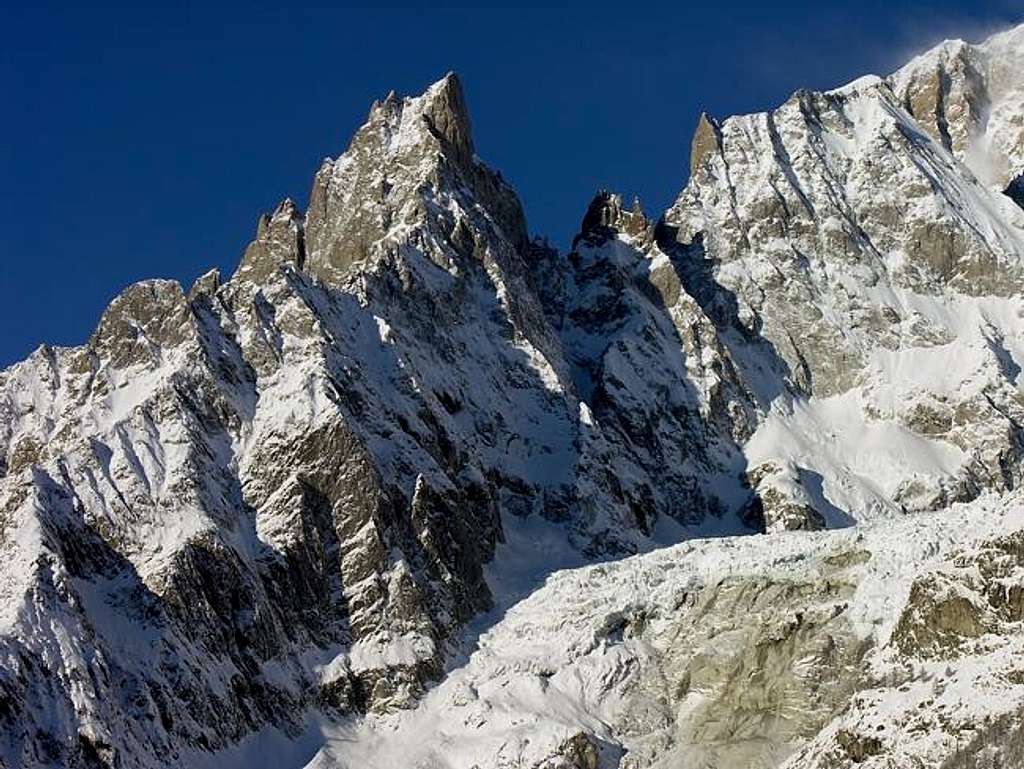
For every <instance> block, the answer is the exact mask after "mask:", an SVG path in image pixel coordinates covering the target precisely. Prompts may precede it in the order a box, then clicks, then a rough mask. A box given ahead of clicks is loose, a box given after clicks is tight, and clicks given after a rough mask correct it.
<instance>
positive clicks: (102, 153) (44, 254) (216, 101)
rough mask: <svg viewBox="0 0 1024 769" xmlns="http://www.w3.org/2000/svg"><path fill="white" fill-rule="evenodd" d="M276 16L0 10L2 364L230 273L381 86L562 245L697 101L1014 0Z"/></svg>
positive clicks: (661, 170)
mask: <svg viewBox="0 0 1024 769" xmlns="http://www.w3.org/2000/svg"><path fill="white" fill-rule="evenodd" d="M211 5H212V4H211ZM287 5H288V4H285V3H275V4H273V5H257V4H247V5H230V6H229V5H223V6H218V7H213V8H209V7H204V6H203V5H200V4H194V5H190V4H179V5H177V6H175V7H173V8H170V7H167V8H164V9H154V8H145V9H142V8H129V7H125V8H116V7H113V6H105V7H102V8H91V9H90V8H85V7H83V6H82V5H78V6H76V7H68V8H61V7H59V6H53V5H50V6H40V5H38V4H33V7H31V8H27V7H25V8H22V7H12V6H5V5H0V30H2V31H0V184H2V185H3V190H2V195H0V259H2V267H0V297H2V299H0V329H2V331H0V365H7V364H9V363H11V362H13V361H15V360H18V359H20V358H22V357H24V356H25V355H27V354H28V353H29V352H31V350H32V349H34V348H35V347H36V346H37V345H38V344H40V343H41V342H44V341H45V342H49V343H52V344H79V343H81V342H83V341H85V339H86V338H87V337H88V335H89V333H90V332H91V330H92V328H93V327H94V326H95V324H96V321H97V320H98V318H99V315H100V313H101V312H102V310H103V308H104V307H105V306H106V304H107V303H108V302H109V301H110V299H111V298H112V297H113V296H115V295H116V294H117V293H118V292H119V291H120V290H122V289H123V288H124V287H125V286H126V285H128V284H130V283H131V282H133V281H136V280H141V279H144V278H148V277H168V278H175V279H178V280H180V281H182V282H183V283H185V284H186V285H187V284H188V283H190V282H191V281H192V280H193V279H194V278H195V277H196V276H198V275H199V274H201V273H203V272H205V271H206V270H207V269H209V268H210V267H213V266H217V267H220V268H221V269H222V270H224V271H226V272H230V271H231V270H232V269H234V267H235V265H236V264H237V261H238V258H239V256H240V254H241V252H242V250H243V249H244V247H245V244H246V243H247V242H248V240H249V239H250V237H251V236H252V233H253V231H254V228H255V223H256V218H257V216H258V215H259V213H260V212H261V211H263V210H266V209H269V208H272V207H273V205H274V204H275V203H276V202H277V201H278V200H280V199H281V198H283V197H286V196H288V197H292V198H293V199H295V200H296V201H297V202H299V203H300V205H303V206H304V205H305V202H306V199H307V197H308V192H309V186H310V182H311V180H312V175H313V172H314V171H315V169H316V167H317V166H318V165H319V162H320V160H321V158H323V157H325V156H328V155H337V154H339V153H340V152H342V151H343V150H344V149H345V146H346V144H347V143H348V140H349V138H350V137H351V135H352V132H353V131H354V130H355V129H356V128H357V127H358V126H359V125H360V124H361V122H362V121H363V119H364V118H365V116H366V112H367V109H368V107H369V105H370V103H371V102H372V101H373V100H374V99H375V98H379V97H382V96H383V95H384V94H386V93H387V91H388V90H390V89H392V88H393V89H395V90H397V91H399V92H400V93H416V92H418V91H420V90H422V89H423V88H424V87H425V86H426V85H428V84H429V83H430V82H432V81H433V80H435V79H437V78H438V77H440V76H441V75H443V74H444V73H445V72H446V71H447V70H449V69H454V70H456V71H457V72H458V73H459V74H460V76H461V78H462V82H463V86H464V88H465V91H466V96H467V100H468V102H469V107H470V111H471V113H472V116H473V122H474V137H475V142H476V146H477V151H478V153H479V154H480V155H481V156H482V157H483V158H484V159H485V160H486V161H487V162H488V163H490V164H491V165H492V166H494V167H496V168H498V169H499V170H500V171H501V172H502V174H503V175H504V176H505V177H506V178H508V179H509V180H510V181H511V182H512V183H513V184H514V185H515V187H516V189H517V190H518V192H519V194H520V196H521V197H522V199H523V202H524V205H525V207H526V212H527V217H528V219H529V223H530V228H531V230H532V231H533V232H534V233H537V234H546V235H548V236H550V237H551V238H552V240H553V241H555V242H556V243H559V244H564V243H566V242H568V241H569V240H570V239H571V236H572V234H573V230H574V228H575V227H576V225H577V224H578V222H579V220H580V218H581V217H582V214H583V211H584V209H585V207H586V205H587V203H588V202H589V200H590V197H591V196H592V194H593V193H594V191H595V190H597V189H599V188H610V189H613V190H616V191H620V192H622V193H623V194H625V195H627V196H630V195H633V194H637V195H639V196H640V198H641V200H642V201H643V202H644V205H645V208H647V209H648V212H649V213H652V214H654V215H657V214H659V213H660V212H661V211H662V210H663V209H664V208H665V207H666V206H667V205H668V204H669V203H670V202H671V201H672V199H673V198H674V196H675V195H676V193H677V192H678V191H679V189H680V188H681V187H682V185H683V184H684V183H685V180H686V178H685V177H686V170H685V169H686V165H687V158H688V147H689V141H690V136H691V132H692V130H693V127H694V124H695V122H696V119H697V116H698V114H699V113H700V111H701V110H702V109H705V110H707V111H709V112H711V113H712V114H714V115H716V116H719V117H724V116H727V115H729V114H732V113H736V112H750V111H755V110H760V109H765V108H768V107H771V106H773V105H775V104H777V103H779V102H781V101H783V100H784V99H785V98H786V97H787V96H788V95H789V94H790V93H791V92H792V91H793V90H795V89H796V88H799V87H810V88H826V87H831V86H835V85H838V84H841V83H843V82H845V81H847V80H850V79H852V78H854V77H856V76H858V75H861V74H864V73H867V72H877V73H880V74H884V73H885V72H888V71H889V70H891V69H893V68H895V67H896V66H898V65H899V64H900V63H901V62H902V61H904V60H905V59H907V58H908V57H909V56H910V55H912V54H913V53H914V52H915V51H917V50H919V49H922V48H924V47H926V46H928V45H929V44H931V43H934V42H936V41H938V40H940V39H942V38H943V37H950V36H960V37H966V38H968V39H977V38H980V37H983V36H985V35H986V34H987V33H989V32H991V31H992V30H994V29H997V28H999V27H1003V26H1008V25H1009V24H1011V23H1015V22H1019V21H1022V20H1024V0H1001V1H1000V0H997V2H993V3H976V2H944V1H942V0H938V1H934V0H933V1H930V2H923V1H922V2H899V1H896V0H891V1H890V2H878V1H876V0H858V1H857V2H836V3H822V2H820V0H819V2H813V3H812V2H805V3H787V2H777V3H740V2H727V1H726V0H722V1H721V2H717V3H709V4H707V5H706V6H704V7H685V6H680V7H677V8H675V9H673V10H663V9H656V8H649V7H647V8H645V7H642V6H639V5H634V4H622V5H620V6H617V7H603V6H596V5H589V6H585V7H562V8H558V9H541V8H535V7H533V8H528V9H518V10H511V9H494V8H491V9H467V8H462V9H457V8H443V9H437V8H435V9H428V8H427V6H418V7H416V6H414V7H407V8H402V9H390V10H388V9H371V8H359V9H352V8H348V9H346V8H326V7H325V8H317V7H313V6H310V5H307V4H296V8H294V9H290V8H288V7H286V6H287Z"/></svg>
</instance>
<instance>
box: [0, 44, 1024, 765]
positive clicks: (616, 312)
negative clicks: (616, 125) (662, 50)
mask: <svg viewBox="0 0 1024 769" xmlns="http://www.w3.org/2000/svg"><path fill="white" fill-rule="evenodd" d="M1022 57H1024V34H1022V28H1018V29H1016V30H1011V31H1009V32H1007V33H1003V34H1001V35H997V36H995V37H993V38H991V39H990V40H988V41H986V42H985V43H983V44H980V45H969V44H966V43H962V42H951V43H945V44H943V45H941V46H939V47H937V48H936V49H934V50H932V51H930V52H928V53H926V54H924V55H922V56H920V57H918V58H917V59H915V60H913V61H912V62H911V63H910V64H908V65H907V66H906V67H904V68H903V69H901V70H899V71H898V72H896V73H894V74H893V75H891V76H889V77H888V78H884V79H883V78H876V77H869V78H863V79H861V80H858V81H855V82H854V83H851V84H850V85H848V86H846V87H843V88H840V89H837V90H835V91H830V92H824V93H814V92H808V91H800V92H798V93H796V94H794V95H793V97H791V98H790V99H789V100H788V101H787V102H786V103H785V104H783V105H782V106H781V107H779V108H778V109H777V110H774V111H772V112H768V113H761V114H755V115H746V116H740V117H733V118H728V119H726V120H723V121H716V120H714V119H712V118H710V117H708V116H707V115H702V116H701V117H700V120H699V122H698V127H697V130H696V133H695V136H694V138H693V142H692V153H691V172H690V179H689V182H688V183H687V185H686V187H685V189H684V190H683V191H682V192H681V193H680V195H679V197H678V199H677V201H676V202H675V203H674V205H673V206H672V207H671V208H670V209H669V210H668V211H667V212H665V214H664V215H662V216H660V217H658V218H651V217H649V216H648V215H647V214H646V213H645V212H644V211H643V209H642V207H641V205H640V203H639V201H634V202H633V204H632V205H628V206H627V205H625V204H624V202H623V200H622V198H621V197H620V196H618V195H616V194H613V193H610V192H607V191H602V192H600V193H598V194H597V196H596V197H595V198H594V200H593V201H592V202H591V203H590V205H589V206H588V207H587V208H586V210H585V213H584V215H583V217H582V222H581V225H580V231H579V234H578V235H577V237H576V238H575V239H574V242H573V244H572V247H571V249H570V251H569V253H567V254H560V253H559V252H558V251H557V250H555V249H553V248H551V247H550V245H548V244H547V243H546V242H545V241H542V240H539V239H538V240H531V238H530V237H529V234H528V232H529V231H528V228H527V224H526V221H525V217H524V214H523V209H522V206H521V204H520V202H519V199H518V198H517V196H516V194H515V193H514V191H513V190H512V189H511V187H510V186H509V185H508V184H507V183H506V182H505V181H504V179H503V178H502V177H501V176H500V174H498V173H497V172H496V171H494V170H492V169H490V168H488V167H487V166H486V165H485V164H484V163H483V162H482V161H481V160H480V159H479V158H478V157H477V155H476V152H475V148H474V144H473V139H472V133H471V123H470V118H469V113H468V110H467V106H466V103H465V99H464V96H463V94H462V90H461V87H460V85H459V81H458V79H457V77H456V76H454V75H451V74H450V75H448V76H446V77H445V78H443V79H442V80H440V81H439V82H437V83H435V84H434V85H432V86H431V87H430V88H428V89H427V90H426V91H425V92H424V93H423V94H422V95H420V96H418V97H415V98H402V97H399V96H396V95H395V94H390V95H388V97H387V98H385V99H384V100H383V101H381V102H378V103H375V104H374V105H373V107H372V108H371V111H370V114H369V116H368V118H367V121H366V123H365V124H364V125H363V126H362V127H361V128H360V129H359V130H358V131H357V132H356V134H355V136H354V138H353V140H352V143H351V145H350V147H349V149H348V150H347V151H346V152H345V153H344V154H342V155H341V156H339V157H338V158H335V159H329V160H326V161H324V163H323V164H322V166H321V167H320V169H319V171H318V172H317V173H316V176H315V178H314V181H313V187H312V191H311V194H310V202H309V206H308V210H306V211H305V212H302V211H300V210H299V208H298V207H297V206H296V205H295V204H294V203H292V202H291V201H288V200H286V201H284V202H282V203H281V204H280V205H278V206H277V208H276V209H275V210H274V211H273V212H272V213H270V214H267V215H264V216H262V217H261V218H260V219H259V222H258V225H257V232H256V236H255V238H254V239H253V240H252V242H251V243H250V245H249V246H248V247H247V248H246V249H245V251H244V254H243V256H242V258H241V261H240V264H239V267H238V269H237V270H236V272H235V274H234V275H232V276H231V277H230V278H228V279H226V280H224V279H222V278H221V276H220V275H219V274H218V273H216V272H215V271H214V272H210V273H208V274H206V275H204V276H202V277H200V278H199V279H198V280H197V281H196V282H195V284H194V285H193V286H192V287H191V288H190V289H189V290H187V291H186V290H184V289H183V288H182V287H181V286H179V285H178V284H177V283H174V282H171V281H147V282H144V283H140V284H136V285H134V286H131V287H129V288H128V289H126V290H125V291H124V292H123V293H122V294H121V295H120V296H119V297H118V298H117V299H115V300H114V301H113V302H112V303H111V305H110V307H109V308H108V309H107V310H106V312H105V313H104V314H103V317H102V318H101V320H100V323H99V325H98V327H97V329H96V330H95V332H94V333H93V335H92V336H91V337H90V339H89V341H88V342H87V343H86V344H84V345H82V346H80V347H75V348H51V347H41V348H40V349H39V350H37V351H36V352H35V353H33V355H32V356H31V357H30V358H28V359H27V360H25V361H23V362H21V363H18V364H16V365H15V366H13V367H11V368H9V369H7V370H6V371H3V372H0V766H3V767H7V766H10V767H27V768H32V769H35V768H36V767H50V766H64V767H75V768H76V769H77V768H78V767H90V768H92V767H111V768H112V767H124V768H125V769H129V768H132V769H134V768H136V767H137V768H138V769H150V768H151V767H157V766H166V765H170V764H181V765H190V766H203V765H214V764H216V765H229V766H230V765H247V762H249V763H250V764H251V762H252V761H253V759H252V758H251V755H252V754H250V753H246V751H247V750H250V749H251V748H252V746H253V745H256V746H266V745H269V744H271V742H274V741H276V742H274V744H278V745H284V746H290V747H287V748H282V752H281V755H280V756H278V755H276V754H274V757H273V759H271V758H269V756H270V755H271V754H269V753H268V754H267V755H265V756H262V757H261V758H262V759H263V760H268V761H269V760H273V761H275V762H276V763H277V764H279V765H286V766H306V765H308V766H310V767H318V768H319V769H326V768H327V767H350V766H351V767H356V766H360V767H361V766H382V767H383V766H395V765H401V762H403V761H404V762H415V761H419V763H415V764H409V765H416V766H425V767H435V766H436V767H444V768H447V767H456V766H457V767H463V766H465V767H467V768H468V767H470V766H476V767H478V768H479V769H485V768H487V767H495V768H497V767H513V766H514V767H527V766H529V767H540V766H543V767H552V768H553V767H579V768H580V769H606V768H607V767H613V766H619V767H622V768H623V769H640V768H641V767H648V766H652V767H653V766H668V765H686V764H678V762H681V761H688V762H690V763H691V764H692V765H694V766H709V767H710V766H714V767H723V768H725V767H741V766H742V767H749V766H755V767H765V769H767V767H776V766H781V765H783V764H784V762H786V763H785V765H786V766H788V767H791V769H810V767H814V766H848V765H852V764H857V765H864V766H885V765H886V764H885V763H884V762H885V761H887V760H889V759H890V758H893V757H894V756H896V757H898V758H899V759H900V760H905V761H908V762H911V761H915V760H920V761H924V762H925V764H923V765H930V764H928V763H927V762H929V761H931V762H933V763H934V762H935V761H941V760H946V758H947V757H948V756H950V755H952V753H951V752H950V741H949V740H948V739H947V737H950V735H952V731H951V729H952V728H953V727H952V726H951V724H952V725H954V726H956V727H957V728H963V729H966V728H967V726H966V725H967V724H968V722H969V721H970V718H972V717H974V716H979V717H981V716H988V717H990V718H991V721H990V722H988V725H987V726H986V727H985V729H987V730H988V731H984V730H981V729H980V728H978V729H975V730H974V737H972V739H975V740H977V741H978V742H979V745H980V744H981V742H984V740H987V739H989V738H988V737H985V736H984V735H986V734H995V733H996V731H995V730H996V726H995V725H997V724H998V725H1000V726H999V728H1000V729H1004V728H1005V729H1010V730H1012V729H1014V728H1019V719H1017V715H1015V712H1014V711H1013V707H1015V706H1016V704H1024V695H1022V693H1021V692H1020V691H1019V689H1020V685H1021V684H1022V683H1024V681H1018V680H1016V679H1014V678H1013V676H1014V675H1016V674H1015V673H1014V670H1015V668H1014V667H1013V663H1012V659H1011V660H1010V661H1007V660H1008V659H1009V658H1007V657H1006V655H1003V654H1002V653H1001V652H999V651H998V647H999V641H1000V640H1002V641H1004V642H1005V643H1004V646H1005V647H1006V648H1009V649H1010V650H1011V651H1012V652H1013V653H1014V654H1016V653H1017V651H1019V650H1017V647H1018V646H1019V644H1017V642H1016V640H1013V639H1014V638H1015V637H1016V635H1019V632H1018V631H1019V626H1020V623H1021V621H1022V616H1024V615H1022V595H1024V594H1022V592H1021V574H1022V568H1021V564H1020V563H1019V561H1020V557H1019V556H1020V552H1019V551H1020V546H1019V544H1020V543H1019V541H1018V540H1019V528H1020V526H1019V525H1018V524H1019V523H1020V512H1019V511H1020V507H1019V491H1018V490H1019V487H1020V485H1021V482H1022V481H1024V463H1022V459H1024V390H1022V387H1024V381H1022V378H1021V375H1020V372H1021V366H1022V365H1024V300H1022V293H1024V209H1022V208H1021V206H1020V205H1019V204H1020V196H1019V195H1018V194H1017V193H1018V192H1019V189H1018V188H1019V187H1020V183H1019V182H1020V179H1021V178H1022V173H1024V145H1022V137H1024V123H1022V120H1021V117H1020V116H1021V114H1024V113H1022V109H1021V105H1022V99H1024V96H1022V85H1021V84H1022V82H1024V77H1022V75H1021V73H1024V62H1022ZM837 530H842V531H837ZM889 530H891V531H893V532H896V533H897V535H898V536H901V537H905V538H908V539H910V540H912V541H909V542H906V543H903V542H900V541H896V542H890V541H889V539H888V538H887V532H888V531H889ZM755 532H761V533H762V535H759V536H742V537H736V538H734V537H732V536H730V535H752V534H755ZM975 535H976V536H975ZM702 537H719V538H720V539H715V540H709V541H702V542H699V543H696V544H691V545H682V546H679V547H677V548H675V549H670V550H661V551H659V552H658V553H653V554H650V555H646V556H641V557H638V558H632V559H628V560H624V561H622V562H621V563H616V564H599V565H595V566H589V567H582V568H577V569H572V570H568V571H565V572H564V573H562V574H559V575H556V576H553V577H552V578H551V580H549V581H548V583H547V584H544V580H545V577H547V576H548V575H549V574H550V573H551V572H554V571H556V570H558V569H561V568H565V567H569V566H579V565H580V564H582V563H585V562H587V561H597V560H615V559H619V558H621V557H623V556H629V555H633V554H636V553H641V552H643V551H647V550H652V549H654V548H655V547H657V546H659V545H665V544H670V543H675V542H679V541H681V540H685V539H693V538H702ZM904 545H905V546H904ZM887 580H895V582H893V583H892V584H895V585H897V588H898V589H895V590H894V592H893V593H892V594H889V593H887V592H886V588H884V587H883V586H884V585H886V584H888V583H887ZM542 585H544V586H543V587H542ZM520 599H525V600H523V601H522V602H521V603H517V602H518V601H520ZM513 605H514V608H512V607H513ZM482 617H486V618H487V619H486V620H485V619H482ZM1006 639H1010V640H1006ZM1018 640H1019V639H1018ZM942 666H948V667H949V670H948V671H947V670H946V668H945V667H942ZM922 671H923V672H922ZM985 671H989V673H991V675H998V676H1001V677H1002V678H1000V679H999V680H1000V681H1001V682H1003V681H1005V682H1006V683H1005V687H1004V688H1002V689H1000V688H999V686H1002V685H1003V684H1002V683H1000V684H999V686H996V685H995V684H992V681H991V680H990V678H986V677H985V675H986V674H985ZM926 676H927V677H926ZM1018 678H1019V676H1018ZM935 681H940V682H945V683H942V685H943V686H945V685H949V686H950V687H954V686H966V685H971V686H975V687H976V688H978V689H979V691H981V690H983V691H985V692H1002V695H1005V696H1002V695H1001V696H996V694H993V695H992V701H991V702H989V701H988V700H986V701H985V702H983V703H982V704H980V705H977V707H974V706H973V705H970V706H967V707H966V708H953V711H955V718H953V719H952V720H949V719H946V720H945V721H943V720H942V718H945V716H943V717H941V718H940V716H939V715H937V714H936V715H935V716H934V718H935V719H936V720H937V721H938V722H939V724H940V726H941V727H942V730H943V731H941V739H940V738H938V737H937V738H935V739H933V740H931V741H928V740H924V739H923V738H919V737H917V736H914V735H919V734H920V733H921V730H923V729H925V726H924V725H923V724H925V721H922V720H920V719H919V718H918V715H916V712H917V710H921V711H923V712H924V713H925V714H927V713H931V712H932V710H931V708H932V705H931V704H928V703H929V701H930V702H932V703H934V701H935V700H938V699H941V698H942V696H943V695H942V693H941V692H939V693H937V694H934V696H931V695H928V694H927V692H926V691H925V689H926V688H927V687H926V686H925V682H928V686H932V687H938V686H939V684H937V683H934V682H935ZM434 684H437V686H436V687H434V688H432V689H431V687H432V686H434ZM428 689H429V691H428ZM951 691H952V689H951ZM908 692H909V694H908ZM904 695H906V696H904ZM929 696H931V700H929ZM952 697H953V695H952V694H950V695H949V697H947V699H948V700H949V701H950V702H952ZM1000 697H1001V698H1000ZM921 703H924V704H921ZM993 703H996V704H993ZM950 707H951V708H952V705H951V706H950ZM972 707H973V710H972ZM886 708H888V710H886ZM915 709H916V710H915ZM897 711H898V712H899V713H900V714H901V716H900V720H899V721H898V724H897V729H899V730H902V731H900V732H899V734H900V735H902V736H903V737H904V738H905V739H904V740H903V742H899V743H898V742H897V741H896V740H895V739H894V738H893V736H892V735H891V734H889V733H886V734H880V733H879V730H878V728H877V727H878V723H879V722H880V719H881V716H880V714H881V713H883V712H885V713H891V712H897ZM948 712H950V711H947V713H948ZM979 714H980V715H979ZM957 719H959V720H957ZM928 723H929V724H930V723H931V722H930V721H929V722H928ZM936 733H937V734H938V733H939V732H936ZM442 734H444V735H448V736H445V737H443V738H442V737H441V736H438V735H442ZM425 735H429V737H425ZM453 735H454V736H453ZM460 735H461V736H460ZM311 741H313V742H312V743H311ZM311 744H313V748H310V747H309V746H310V745H311ZM956 744H959V743H956ZM453 745H454V746H457V749H456V748H453V747H452V746H453ZM983 747H984V746H983ZM256 749H257V750H259V749H260V748H259V747H257V748H256ZM986 749H987V748H986ZM993 755H995V754H993ZM999 755H1000V756H1003V754H999ZM1005 755H1009V754H1005ZM893 760H895V759H893ZM389 761H390V763H389ZM396 762H397V763H396ZM666 762H668V763H666ZM673 762H677V763H673ZM829 762H831V763H829ZM903 765H907V766H912V765H914V764H913V763H905V764H903Z"/></svg>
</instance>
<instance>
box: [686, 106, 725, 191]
mask: <svg viewBox="0 0 1024 769" xmlns="http://www.w3.org/2000/svg"><path fill="white" fill-rule="evenodd" d="M721 150H722V133H721V130H720V129H719V127H718V122H717V121H716V120H715V119H714V118H712V117H711V116H709V115H708V113H707V112H701V113H700V118H699V119H698V120H697V130H696V131H694V132H693V141H692V142H691V143H690V176H693V175H694V174H696V173H697V170H698V169H699V168H700V167H701V166H703V165H704V163H705V161H707V159H708V158H709V157H711V156H712V155H714V154H715V153H716V152H721Z"/></svg>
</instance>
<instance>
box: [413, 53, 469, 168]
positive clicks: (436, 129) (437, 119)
mask: <svg viewBox="0 0 1024 769" xmlns="http://www.w3.org/2000/svg"><path fill="white" fill-rule="evenodd" d="M420 98H421V99H422V100H423V117H424V118H425V119H426V121H427V123H428V125H429V126H430V130H431V131H432V132H433V133H434V134H435V135H436V136H438V137H439V138H440V139H442V140H443V141H444V142H446V143H447V144H448V145H449V146H450V147H451V148H452V149H453V150H454V151H455V153H456V154H457V155H458V156H459V157H460V158H461V159H463V160H468V159H470V158H472V157H473V139H472V132H471V127H470V122H469V110H468V109H466V100H465V98H464V97H463V95H462V84H461V83H460V82H459V76H458V75H456V74H455V73H454V72H449V73H448V74H447V75H445V76H444V77H443V78H441V79H440V80H438V81H437V82H436V83H434V84H433V85H432V86H430V88H428V89H427V91H426V93H424V94H423V96H422V97H420Z"/></svg>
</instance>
